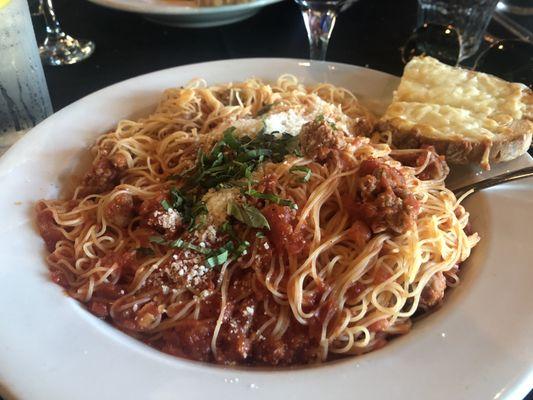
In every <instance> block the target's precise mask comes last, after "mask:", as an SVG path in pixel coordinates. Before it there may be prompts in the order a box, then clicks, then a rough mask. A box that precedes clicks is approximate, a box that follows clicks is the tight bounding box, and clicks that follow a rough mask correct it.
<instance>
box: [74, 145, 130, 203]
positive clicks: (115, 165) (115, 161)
mask: <svg viewBox="0 0 533 400" xmlns="http://www.w3.org/2000/svg"><path fill="white" fill-rule="evenodd" d="M127 168H128V162H127V159H126V156H124V155H123V154H120V153H117V154H115V155H113V156H112V157H110V158H106V157H99V158H97V159H96V160H95V162H94V163H93V166H92V168H91V171H89V172H88V173H87V175H86V176H85V179H84V181H83V185H84V186H85V187H86V191H87V192H88V193H102V192H105V191H107V190H110V189H112V188H113V187H114V186H116V185H117V184H118V183H119V181H120V176H121V173H122V172H123V171H125V170H126V169H127Z"/></svg>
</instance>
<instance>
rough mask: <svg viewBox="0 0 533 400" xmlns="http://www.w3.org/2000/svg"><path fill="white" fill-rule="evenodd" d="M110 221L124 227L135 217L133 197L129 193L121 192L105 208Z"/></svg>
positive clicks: (106, 216) (105, 213)
mask: <svg viewBox="0 0 533 400" xmlns="http://www.w3.org/2000/svg"><path fill="white" fill-rule="evenodd" d="M104 215H105V218H106V219H107V221H108V222H110V223H111V224H113V225H117V226H120V227H122V228H124V227H126V226H128V224H129V222H130V221H131V218H132V217H133V197H132V196H131V195H130V194H129V193H120V194H118V195H117V196H115V197H114V198H113V200H111V201H110V202H109V203H108V204H107V206H106V207H105V209H104Z"/></svg>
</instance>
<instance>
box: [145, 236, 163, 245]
mask: <svg viewBox="0 0 533 400" xmlns="http://www.w3.org/2000/svg"><path fill="white" fill-rule="evenodd" d="M148 240H149V241H150V242H152V243H157V244H163V243H166V240H165V238H163V237H162V236H150V237H149V238H148Z"/></svg>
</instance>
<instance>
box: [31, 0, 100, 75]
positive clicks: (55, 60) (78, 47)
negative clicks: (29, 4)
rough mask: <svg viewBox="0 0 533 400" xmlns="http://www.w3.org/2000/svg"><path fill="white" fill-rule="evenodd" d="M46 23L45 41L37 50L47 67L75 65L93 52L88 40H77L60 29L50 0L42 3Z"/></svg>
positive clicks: (92, 45) (91, 43) (44, 0)
mask: <svg viewBox="0 0 533 400" xmlns="http://www.w3.org/2000/svg"><path fill="white" fill-rule="evenodd" d="M42 8H43V14H44V20H45V22H46V39H45V40H44V43H43V45H42V46H41V47H40V48H39V50H40V52H41V59H42V60H43V62H44V63H45V64H48V65H66V64H75V63H77V62H80V61H82V60H85V59H86V58H87V57H89V56H90V55H91V54H92V53H93V51H94V43H93V42H91V41H90V40H81V39H80V40H77V39H74V38H73V37H71V36H69V35H67V34H66V33H65V32H63V30H62V29H61V26H60V25H59V21H58V20H57V17H56V14H55V11H54V6H53V4H52V0H43V2H42Z"/></svg>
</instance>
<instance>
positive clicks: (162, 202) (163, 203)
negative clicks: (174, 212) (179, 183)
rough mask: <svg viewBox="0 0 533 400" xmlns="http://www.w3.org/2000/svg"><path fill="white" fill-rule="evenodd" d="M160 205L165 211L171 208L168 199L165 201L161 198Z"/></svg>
mask: <svg viewBox="0 0 533 400" xmlns="http://www.w3.org/2000/svg"><path fill="white" fill-rule="evenodd" d="M161 205H162V206H163V208H164V209H165V211H168V210H169V209H171V208H172V207H171V206H170V204H169V203H168V201H166V200H162V201H161Z"/></svg>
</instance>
